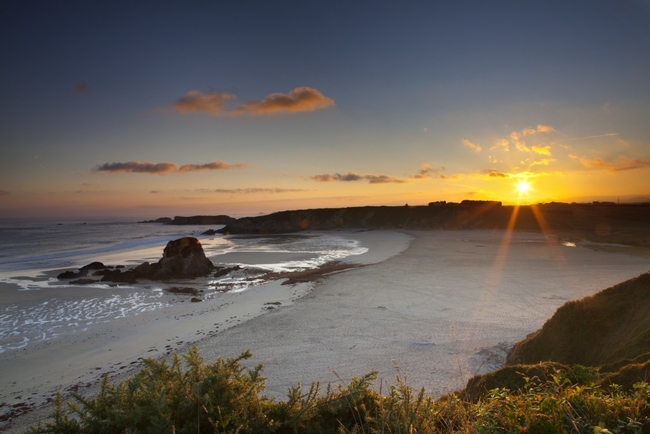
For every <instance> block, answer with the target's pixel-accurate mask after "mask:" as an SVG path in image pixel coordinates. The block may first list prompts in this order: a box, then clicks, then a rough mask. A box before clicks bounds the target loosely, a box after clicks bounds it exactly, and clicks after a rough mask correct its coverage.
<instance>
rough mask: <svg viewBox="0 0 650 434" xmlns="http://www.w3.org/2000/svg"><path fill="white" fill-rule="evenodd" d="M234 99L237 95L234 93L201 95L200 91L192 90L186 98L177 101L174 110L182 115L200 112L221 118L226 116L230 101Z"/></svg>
mask: <svg viewBox="0 0 650 434" xmlns="http://www.w3.org/2000/svg"><path fill="white" fill-rule="evenodd" d="M234 98H235V95H234V94H232V93H216V92H208V93H201V92H200V91H198V90H190V91H188V92H187V93H186V94H185V96H184V97H182V98H179V99H178V100H176V102H175V103H174V110H176V111H177V112H178V113H182V114H185V113H194V112H199V113H205V114H208V115H212V116H221V115H223V114H224V111H225V108H226V104H227V103H228V101H230V100H231V99H234Z"/></svg>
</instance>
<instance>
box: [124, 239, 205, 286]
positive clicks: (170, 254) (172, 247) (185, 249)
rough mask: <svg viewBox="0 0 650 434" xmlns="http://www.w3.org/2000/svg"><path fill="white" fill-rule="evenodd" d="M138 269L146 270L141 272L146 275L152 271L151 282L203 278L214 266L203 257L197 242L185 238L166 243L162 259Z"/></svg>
mask: <svg viewBox="0 0 650 434" xmlns="http://www.w3.org/2000/svg"><path fill="white" fill-rule="evenodd" d="M140 267H144V269H146V271H144V270H141V272H145V273H146V274H149V273H150V272H151V271H152V270H153V273H152V274H151V279H152V280H165V279H185V278H193V277H200V276H205V275H207V274H209V273H210V272H211V271H212V269H213V268H214V265H213V264H212V261H210V260H209V259H208V258H206V257H205V253H204V252H203V247H201V243H200V242H199V240H197V239H196V238H193V237H185V238H181V239H178V240H173V241H170V242H169V243H167V246H166V247H165V250H164V251H163V257H162V258H161V259H160V260H159V261H158V263H157V264H154V265H150V266H144V264H142V265H140V266H139V267H138V268H140ZM136 270H137V268H136Z"/></svg>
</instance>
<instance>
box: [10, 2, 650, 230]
mask: <svg viewBox="0 0 650 434" xmlns="http://www.w3.org/2000/svg"><path fill="white" fill-rule="evenodd" d="M0 65H2V66H1V67H0V218H29V217H39V218H43V217H52V218H64V217H85V216H96V217H119V216H123V217H127V216H128V217H131V216H133V217H142V218H156V217H161V216H174V215H195V214H228V215H232V216H245V215H257V214H260V213H264V214H265V213H270V212H274V211H280V210H287V209H305V208H324V207H347V206H364V205H404V204H409V205H426V204H427V203H429V202H432V201H440V200H444V201H448V202H459V201H461V200H464V199H471V200H500V201H502V202H504V203H507V204H512V203H540V202H551V201H569V202H570V201H579V202H580V201H592V200H614V201H618V200H620V201H621V202H625V201H634V200H650V0H611V1H601V0H562V1H554V0H545V1H520V0H512V1H499V0H495V1H484V0H472V1H464V0H457V1H426V2H425V1H403V2H394V1H392V2H389V1H381V0H377V1H308V0H305V1H277V2H268V1H245V0H243V1H182V2H181V1H178V2H169V1H137V2H134V1H110V2H108V1H96V2H88V1H79V2H77V1H65V2H52V1H30V0H25V1H18V0H0Z"/></svg>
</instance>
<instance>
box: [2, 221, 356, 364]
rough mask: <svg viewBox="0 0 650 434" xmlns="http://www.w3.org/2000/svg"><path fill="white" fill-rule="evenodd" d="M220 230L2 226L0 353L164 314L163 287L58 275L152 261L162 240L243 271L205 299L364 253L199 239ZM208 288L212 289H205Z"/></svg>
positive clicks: (281, 242) (327, 242)
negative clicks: (186, 240)
mask: <svg viewBox="0 0 650 434" xmlns="http://www.w3.org/2000/svg"><path fill="white" fill-rule="evenodd" d="M208 229H219V226H217V227H214V226H173V225H163V224H154V223H148V224H144V223H135V222H118V221H112V222H66V223H57V222H39V223H35V222H31V223H25V222H7V221H5V222H0V284H1V285H0V353H2V352H5V351H12V350H18V349H20V348H24V347H25V346H26V345H29V344H30V343H34V342H40V341H44V340H49V339H52V338H56V337H57V336H61V335H66V334H73V333H78V332H80V331H84V330H86V329H87V328H88V327H90V326H91V325H92V324H97V323H102V322H109V321H115V320H118V319H120V318H123V317H126V316H129V315H138V314H140V313H143V312H146V311H151V310H156V309H164V308H165V307H166V306H168V305H169V304H170V303H171V302H172V301H171V298H170V296H169V295H168V294H166V293H165V292H164V291H163V290H162V289H161V286H160V285H151V284H150V283H151V282H146V281H143V282H142V283H139V284H136V285H123V284H120V285H115V284H111V285H109V284H105V283H99V282H98V283H96V284H92V285H83V288H84V290H83V291H80V288H79V287H78V286H74V285H71V284H70V283H69V281H65V280H59V279H57V278H56V276H57V274H58V273H60V272H62V271H64V270H76V269H78V268H80V267H82V266H84V265H86V264H89V263H90V262H94V261H100V262H103V263H104V264H105V265H112V266H117V265H124V266H126V267H131V266H136V265H138V264H140V263H142V262H144V261H149V262H156V261H158V259H160V258H161V257H162V251H163V249H164V247H165V245H166V244H167V242H169V241H171V240H173V239H177V238H181V237H184V236H194V237H196V238H198V239H199V240H200V241H201V244H202V246H203V249H204V252H205V254H206V256H207V257H208V258H209V259H210V260H212V262H213V263H214V264H215V265H217V266H224V267H235V266H238V267H239V269H240V271H237V272H235V273H231V274H230V275H227V276H222V277H220V278H215V279H212V280H209V281H208V282H207V283H208V288H207V289H208V293H207V294H206V295H204V297H205V298H206V299H209V298H214V297H218V296H219V294H220V293H221V292H223V291H244V290H246V289H247V288H249V287H251V286H253V285H259V284H261V283H263V282H264V280H263V279H260V278H258V276H260V275H261V274H263V273H265V272H288V271H299V270H304V269H309V268H316V267H319V266H321V265H323V264H325V263H327V262H331V261H336V260H341V259H343V258H346V257H348V256H351V255H359V254H362V253H365V252H366V251H367V250H368V249H367V248H365V247H364V246H362V245H361V244H360V242H359V241H358V240H355V239H353V238H352V237H350V236H349V235H345V234H337V233H300V234H287V235H259V236H258V235H255V236H252V235H232V236H223V235H219V234H216V235H204V232H206V230H208ZM209 289H212V290H213V291H209Z"/></svg>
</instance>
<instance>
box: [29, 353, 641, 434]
mask: <svg viewBox="0 0 650 434" xmlns="http://www.w3.org/2000/svg"><path fill="white" fill-rule="evenodd" d="M250 357H251V354H250V353H249V352H245V353H243V354H241V355H240V356H239V357H238V358H234V359H225V360H224V359H222V358H219V359H218V360H216V361H215V362H214V363H211V364H208V363H205V362H204V361H203V360H202V359H201V357H200V355H199V353H198V351H197V350H196V348H194V349H191V350H190V351H189V352H188V353H187V354H184V355H183V356H178V355H176V356H174V358H173V359H172V361H171V363H166V362H164V361H156V360H152V359H149V360H147V361H146V363H145V366H144V367H143V368H142V370H141V371H140V372H138V373H137V374H136V375H135V376H133V377H131V378H130V379H128V380H126V381H124V382H122V383H119V384H111V383H110V382H109V380H108V377H106V378H105V380H104V383H103V385H102V388H101V391H100V393H99V394H98V395H97V396H95V397H93V398H84V397H81V396H79V395H75V396H74V400H73V402H71V403H68V404H67V406H63V405H62V403H61V402H60V399H59V402H58V403H57V410H56V411H55V413H54V414H53V415H52V420H51V421H50V422H47V423H45V424H41V425H39V426H37V427H32V428H31V429H30V430H29V431H28V432H30V433H32V434H36V433H178V434H180V433H337V432H338V433H437V432H445V433H448V432H459V433H501V432H504V433H505V432H508V433H510V432H531V433H542V432H543V433H565V432H566V433H568V432H584V433H598V432H601V433H640V432H648V431H646V430H648V429H650V386H649V385H648V384H647V383H638V384H636V385H634V386H633V387H631V388H629V389H624V388H622V387H621V386H616V385H609V386H599V385H597V381H598V375H599V374H598V371H597V370H596V369H594V368H585V367H581V366H574V367H564V366H563V365H558V364H549V365H548V366H546V367H545V368H541V370H540V371H535V372H539V373H540V375H539V376H537V375H536V376H534V377H528V376H526V372H525V371H524V372H522V373H520V374H519V378H518V381H520V383H518V385H515V386H514V388H513V389H512V390H510V389H507V388H504V387H501V388H494V389H492V390H490V391H489V392H488V393H485V394H479V395H476V396H473V397H469V395H466V394H465V393H464V392H461V393H459V394H452V395H448V396H445V397H443V398H441V399H438V400H435V399H433V398H432V397H431V396H428V395H427V394H425V392H424V390H420V391H416V390H413V389H412V388H411V387H409V386H408V385H407V384H405V383H404V382H403V381H401V379H400V378H398V379H397V382H396V384H395V385H394V386H390V387H389V388H388V389H389V390H387V391H385V392H386V393H384V394H380V393H378V392H377V391H375V388H373V381H374V380H376V373H369V374H367V375H365V376H363V377H360V378H355V379H353V380H352V381H351V382H350V383H349V384H348V385H346V386H342V385H341V386H337V387H332V386H329V385H328V386H327V387H326V388H325V389H324V390H321V388H320V386H319V384H318V383H314V384H312V385H311V387H309V389H308V390H303V389H302V388H301V387H300V385H298V386H295V387H292V388H291V389H290V390H289V391H288V396H287V398H286V400H275V399H273V398H269V397H266V396H264V395H263V394H262V392H263V390H264V381H265V379H264V378H263V377H262V376H261V370H262V367H261V366H257V367H252V368H250V367H246V366H245V364H244V363H242V362H244V361H245V360H246V359H248V358H250ZM522 368H525V367H522ZM510 369H512V367H511V368H510ZM528 372H533V371H528Z"/></svg>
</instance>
